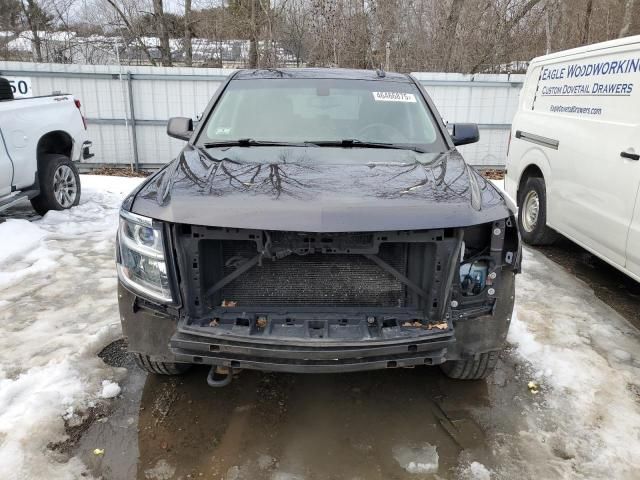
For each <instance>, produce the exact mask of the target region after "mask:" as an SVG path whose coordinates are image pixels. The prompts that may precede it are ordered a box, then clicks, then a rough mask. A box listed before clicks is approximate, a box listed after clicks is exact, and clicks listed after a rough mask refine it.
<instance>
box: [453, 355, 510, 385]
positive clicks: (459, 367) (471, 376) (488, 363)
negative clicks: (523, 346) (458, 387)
mask: <svg viewBox="0 0 640 480" xmlns="http://www.w3.org/2000/svg"><path fill="white" fill-rule="evenodd" d="M499 353H500V352H499V351H498V350H494V351H492V352H487V353H481V354H480V356H479V357H478V359H477V360H474V359H469V360H449V361H448V362H444V363H443V364H442V365H440V369H441V370H442V371H443V372H444V374H445V375H446V376H447V377H450V378H455V379H458V380H480V379H481V378H486V377H487V376H488V375H489V374H490V373H491V372H493V369H494V368H496V363H498V354H499Z"/></svg>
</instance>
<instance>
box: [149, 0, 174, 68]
mask: <svg viewBox="0 0 640 480" xmlns="http://www.w3.org/2000/svg"><path fill="white" fill-rule="evenodd" d="M153 16H154V18H155V21H156V25H157V29H158V36H159V37H160V57H161V59H162V66H163V67H170V66H171V65H172V62H171V45H170V43H169V30H168V29H167V21H166V17H165V15H164V7H163V5H162V0H153Z"/></svg>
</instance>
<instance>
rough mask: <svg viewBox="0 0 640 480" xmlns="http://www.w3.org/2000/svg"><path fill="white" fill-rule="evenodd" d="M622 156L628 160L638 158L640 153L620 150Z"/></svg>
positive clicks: (639, 158)
mask: <svg viewBox="0 0 640 480" xmlns="http://www.w3.org/2000/svg"><path fill="white" fill-rule="evenodd" d="M620 156H621V157H622V158H628V159H629V160H640V155H639V154H637V153H630V152H620Z"/></svg>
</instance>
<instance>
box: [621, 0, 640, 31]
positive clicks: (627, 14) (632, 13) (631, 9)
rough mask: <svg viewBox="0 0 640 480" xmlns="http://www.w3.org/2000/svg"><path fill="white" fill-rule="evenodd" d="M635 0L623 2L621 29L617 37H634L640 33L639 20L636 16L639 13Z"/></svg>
mask: <svg viewBox="0 0 640 480" xmlns="http://www.w3.org/2000/svg"><path fill="white" fill-rule="evenodd" d="M637 7H638V3H637V1H636V0H625V2H624V14H623V16H622V28H621V29H620V33H619V34H618V37H620V38H622V37H627V36H629V35H635V34H636V33H638V32H639V31H640V20H639V19H638V15H640V12H638V11H637V10H639V9H638V8H637Z"/></svg>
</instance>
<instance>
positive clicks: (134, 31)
mask: <svg viewBox="0 0 640 480" xmlns="http://www.w3.org/2000/svg"><path fill="white" fill-rule="evenodd" d="M106 1H107V3H108V4H109V5H111V7H112V8H113V10H114V12H115V13H116V14H117V16H118V18H119V20H120V21H121V22H122V23H123V24H124V26H125V27H126V29H127V30H128V31H129V33H130V34H131V36H132V37H133V40H134V41H135V42H136V44H137V45H138V46H139V47H140V49H141V50H142V52H143V53H144V55H145V57H146V58H147V60H148V61H149V63H150V64H151V65H156V61H155V60H154V59H153V56H152V55H151V52H150V51H149V47H148V46H147V44H146V43H145V42H144V40H143V39H142V35H143V32H140V30H139V28H137V27H136V26H134V23H133V21H132V18H133V15H129V14H127V13H126V12H127V10H129V11H130V9H127V6H128V5H126V4H123V8H121V7H120V6H119V5H118V4H117V3H116V0H106ZM125 9H126V10H125Z"/></svg>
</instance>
